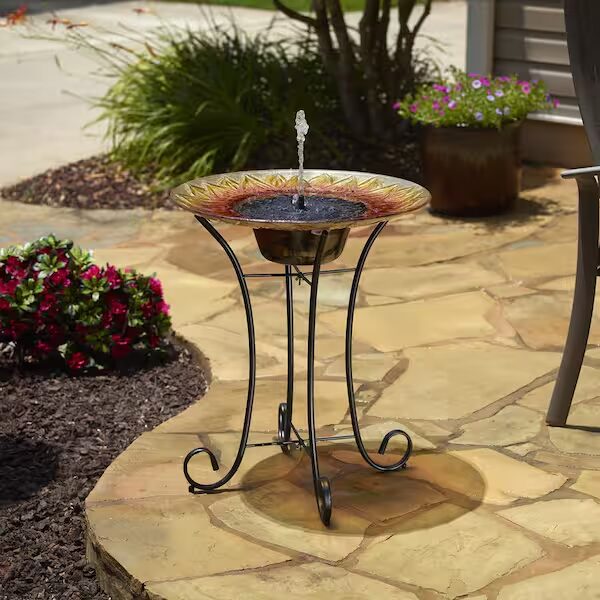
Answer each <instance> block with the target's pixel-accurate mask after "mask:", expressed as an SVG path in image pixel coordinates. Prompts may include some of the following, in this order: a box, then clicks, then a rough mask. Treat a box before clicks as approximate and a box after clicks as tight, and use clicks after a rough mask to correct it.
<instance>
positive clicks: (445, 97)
mask: <svg viewBox="0 0 600 600" xmlns="http://www.w3.org/2000/svg"><path fill="white" fill-rule="evenodd" d="M442 101H443V102H444V104H448V102H450V96H444V97H443V98H442Z"/></svg>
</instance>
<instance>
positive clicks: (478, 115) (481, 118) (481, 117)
mask: <svg viewBox="0 0 600 600" xmlns="http://www.w3.org/2000/svg"><path fill="white" fill-rule="evenodd" d="M475 118H476V119H477V120H478V121H483V113H481V112H476V113H475Z"/></svg>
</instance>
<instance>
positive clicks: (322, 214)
mask: <svg viewBox="0 0 600 600" xmlns="http://www.w3.org/2000/svg"><path fill="white" fill-rule="evenodd" d="M298 188H299V178H298V171H295V170H291V169H289V170H269V171H243V172H238V173H226V174H223V175H211V176H208V177H202V178H200V179H194V180H193V181H190V182H188V183H185V184H183V185H181V186H179V187H178V188H176V189H174V190H173V192H172V198H173V199H174V200H175V202H176V203H177V204H178V205H179V206H181V207H182V208H184V209H186V210H189V211H190V212H192V213H194V215H195V217H196V219H197V220H198V221H199V222H200V224H201V225H203V226H204V228H205V229H206V230H207V231H208V232H209V233H210V234H211V235H212V236H213V238H214V239H215V240H216V241H217V242H218V243H219V244H220V245H221V247H222V248H223V250H224V251H225V253H226V254H227V256H228V258H229V260H230V261H231V264H232V266H233V269H234V270H235V273H236V276H237V279H238V282H239V285H240V289H241V292H242V298H243V301H244V307H245V310H246V322H247V328H248V351H249V382H248V394H247V400H246V411H245V417H244V424H243V430H242V435H241V440H240V445H239V448H238V452H237V455H236V458H235V460H234V462H233V464H232V466H231V468H230V469H229V471H228V472H227V473H226V474H225V475H224V476H223V477H222V478H221V479H219V480H218V481H216V482H214V483H200V482H197V481H195V480H194V479H193V478H192V476H191V475H190V473H189V470H188V466H189V462H190V460H191V459H192V458H193V457H194V456H196V455H198V454H203V453H206V454H207V455H208V457H209V458H210V461H211V465H212V468H213V470H215V471H218V470H219V463H218V461H217V458H216V456H215V455H214V453H213V452H212V451H211V450H210V449H209V448H206V447H201V448H195V449H194V450H192V451H191V452H189V454H188V455H187V456H186V457H185V460H184V464H183V471H184V474H185V477H186V479H187V481H188V483H189V490H190V492H192V493H207V492H211V491H214V490H216V489H217V488H220V487H221V486H222V485H224V484H225V483H227V482H228V481H229V480H230V479H231V478H232V477H233V476H234V474H235V473H236V471H237V470H238V468H239V466H240V464H241V462H242V459H243V457H244V452H245V450H246V448H251V447H256V446H265V445H278V446H280V447H281V449H282V451H283V452H285V453H289V452H290V450H291V449H292V448H293V447H296V448H302V449H303V450H304V451H305V452H306V453H307V454H308V456H309V458H310V462H311V467H312V478H313V484H314V490H315V496H316V500H317V506H318V509H319V515H320V518H321V521H322V522H323V523H324V524H325V525H329V522H330V519H331V509H332V493H331V484H330V481H329V479H328V478H327V477H325V476H323V475H321V472H320V470H319V457H318V453H317V442H320V441H333V440H341V439H350V438H354V440H355V442H356V445H357V447H358V450H359V452H360V454H361V455H362V457H363V459H364V460H365V461H366V462H367V463H368V464H369V465H370V466H371V467H372V468H374V469H376V470H377V471H382V472H391V471H397V470H398V469H401V468H404V467H406V464H407V461H408V458H409V456H410V454H411V452H412V440H411V438H410V436H409V435H408V433H406V432H405V431H403V430H400V429H394V430H392V431H390V432H388V433H387V434H386V435H385V436H384V437H383V439H382V441H381V444H380V446H379V449H378V452H379V454H384V453H385V450H386V447H387V445H388V442H389V440H390V439H391V438H392V437H394V436H396V435H401V436H403V437H404V438H405V439H406V442H407V447H406V450H405V452H404V454H403V456H402V458H400V460H398V461H397V462H395V463H393V464H380V463H378V462H376V461H375V460H374V459H373V458H372V457H371V456H370V455H369V454H368V452H367V450H366V448H365V446H364V443H363V441H362V438H361V433H360V428H359V423H358V415H357V412H356V401H355V396H354V383H353V378H352V325H353V319H354V308H355V305H356V297H357V293H358V285H359V282H360V276H361V273H362V270H363V267H364V265H365V261H366V259H367V255H368V254H369V251H370V250H371V247H372V246H373V243H374V242H375V240H376V238H377V236H378V235H379V234H380V233H381V231H382V230H383V228H384V227H385V225H386V223H387V222H388V221H390V220H392V219H395V218H397V217H399V216H401V215H404V214H406V213H409V212H412V211H416V210H418V209H421V208H423V207H424V206H426V205H427V204H428V202H429V199H430V196H429V193H428V192H427V190H425V189H424V188H422V187H421V186H419V185H417V184H415V183H412V182H410V181H406V180H403V179H397V178H394V177H387V176H383V175H374V174H370V173H358V172H356V173H355V172H348V171H320V170H307V171H304V177H303V181H302V187H301V189H302V192H303V194H302V196H303V198H301V202H298V195H297V194H296V192H297V190H298ZM294 199H295V201H294V202H293V200H294ZM210 221H216V222H221V223H229V224H233V225H241V226H244V227H251V228H252V229H253V230H254V235H255V237H256V241H257V244H258V248H259V250H260V252H261V254H262V256H263V257H264V258H265V259H267V260H269V261H271V262H273V263H277V264H283V265H284V270H283V272H278V273H267V274H265V273H245V272H244V271H243V269H242V267H241V265H240V263H239V261H238V259H237V257H236V256H235V254H234V252H233V250H232V249H231V246H229V244H228V243H227V241H226V240H225V239H224V237H223V236H222V235H221V234H220V233H219V232H218V231H217V230H216V229H215V227H214V226H213V225H212V224H211V223H210ZM365 225H375V227H374V229H373V231H372V232H371V234H370V236H369V237H368V239H367V241H366V243H365V245H364V248H363V250H362V252H361V254H360V257H359V259H358V262H357V264H356V267H355V268H353V269H329V270H323V271H322V270H321V266H322V265H323V264H325V263H328V262H331V261H333V260H335V259H336V258H338V257H339V256H340V254H341V253H342V251H343V249H344V245H345V243H346V240H347V238H348V233H349V232H350V228H352V227H359V226H365ZM303 265H304V266H306V265H308V266H310V267H311V269H310V272H309V273H308V274H307V273H305V272H304V271H303V270H302V269H300V268H299V267H301V266H303ZM346 271H353V272H354V278H353V281H352V286H351V289H350V299H349V302H348V316H347V320H346V353H345V354H346V383H347V387H348V403H349V412H350V418H351V421H352V430H353V435H338V436H329V437H317V435H316V424H315V397H314V380H315V372H314V367H315V365H314V362H315V333H316V327H315V325H316V316H317V289H318V285H319V277H320V276H321V275H326V274H333V273H341V272H346ZM254 277H282V278H284V282H285V291H286V305H287V341H288V343H287V363H288V365H287V366H288V372H287V397H286V399H285V402H282V403H281V404H280V405H279V411H278V434H277V438H276V439H275V440H274V441H272V442H266V443H251V442H250V441H249V436H250V423H251V419H252V404H253V400H254V388H255V382H256V350H255V334H254V320H253V317H252V306H251V301H250V293H249V291H248V286H247V283H246V280H247V279H249V278H254ZM294 279H298V280H299V281H301V282H305V283H307V284H308V285H309V286H310V304H309V314H308V348H307V356H308V359H307V360H308V364H307V394H306V395H307V410H308V427H307V429H308V437H307V438H305V437H303V435H301V433H300V432H299V431H298V429H297V428H296V427H295V426H294V423H293V420H292V415H293V403H294V323H293V313H294V300H293V291H292V290H293V286H292V284H293V280H294Z"/></svg>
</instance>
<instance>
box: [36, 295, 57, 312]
mask: <svg viewBox="0 0 600 600" xmlns="http://www.w3.org/2000/svg"><path fill="white" fill-rule="evenodd" d="M56 303H57V300H56V296H55V295H54V294H44V297H43V298H42V301H41V302H40V310H41V311H43V312H56V309H57V306H56Z"/></svg>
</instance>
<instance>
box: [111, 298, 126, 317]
mask: <svg viewBox="0 0 600 600" xmlns="http://www.w3.org/2000/svg"><path fill="white" fill-rule="evenodd" d="M108 312H109V313H110V314H111V315H116V316H118V315H124V314H126V313H127V305H126V304H123V302H120V301H119V300H117V299H116V298H111V299H110V300H109V302H108Z"/></svg>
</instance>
